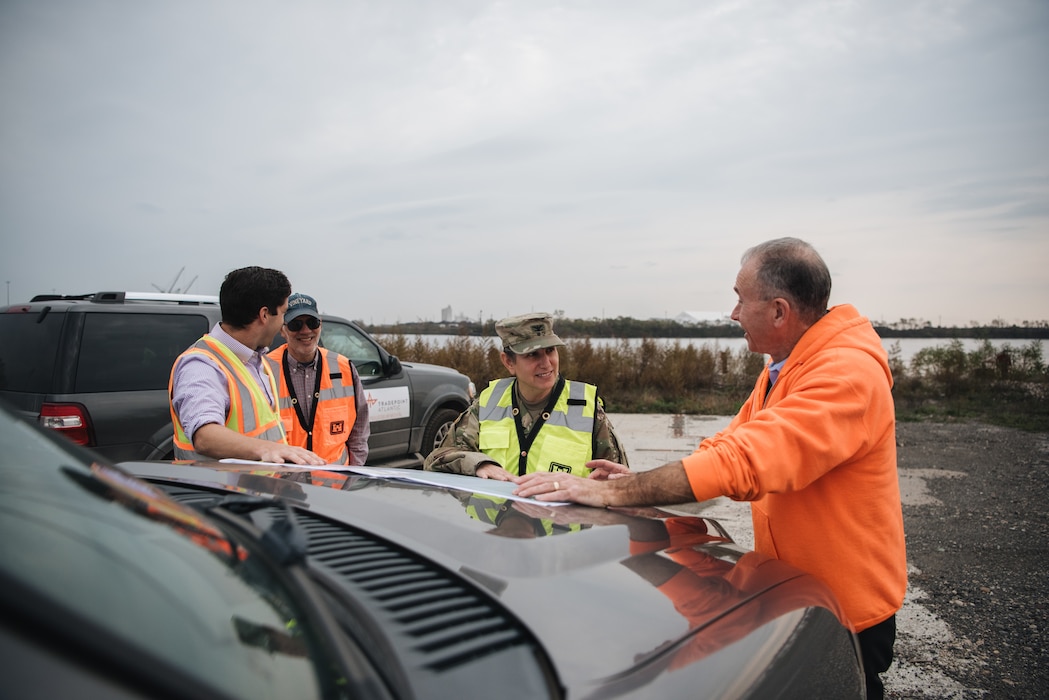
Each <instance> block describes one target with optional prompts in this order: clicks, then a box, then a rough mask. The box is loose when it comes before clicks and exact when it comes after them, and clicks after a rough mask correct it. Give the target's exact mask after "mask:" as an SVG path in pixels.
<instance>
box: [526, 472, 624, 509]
mask: <svg viewBox="0 0 1049 700" xmlns="http://www.w3.org/2000/svg"><path fill="white" fill-rule="evenodd" d="M516 481H517V488H516V489H514V495H515V496H521V497H524V498H534V499H536V500H537V501H574V502H575V503H582V504H583V505H587V506H597V507H599V508H603V507H605V506H606V505H608V503H609V502H608V492H609V487H610V486H611V484H609V483H607V482H604V481H597V480H594V479H583V478H580V477H578V476H572V475H571V474H562V473H560V472H559V473H556V474H554V473H551V472H532V473H531V474H525V475H524V476H520V477H518V478H517V480H516Z"/></svg>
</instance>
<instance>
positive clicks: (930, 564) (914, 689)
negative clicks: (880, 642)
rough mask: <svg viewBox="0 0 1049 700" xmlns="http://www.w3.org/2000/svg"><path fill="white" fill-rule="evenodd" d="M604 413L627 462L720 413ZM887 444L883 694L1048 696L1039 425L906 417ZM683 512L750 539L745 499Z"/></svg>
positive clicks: (1047, 544)
mask: <svg viewBox="0 0 1049 700" xmlns="http://www.w3.org/2000/svg"><path fill="white" fill-rule="evenodd" d="M610 418H611V420H612V424H613V425H614V426H615V429H616V433H617V434H618V435H619V436H620V438H621V439H622V441H623V443H624V445H625V447H626V449H627V453H628V455H629V458H630V465H631V467H633V468H634V469H637V470H647V469H652V468H654V467H657V466H659V465H661V464H664V463H666V462H668V461H671V460H674V459H678V458H680V457H682V456H684V455H686V454H689V453H690V452H692V450H693V449H695V446H696V445H697V444H699V442H700V441H701V440H702V439H703V438H704V437H707V436H710V435H713V434H714V433H715V432H717V431H718V430H720V429H722V428H723V427H724V426H725V425H727V424H728V421H729V419H728V418H725V417H712V416H679V415H637V414H613V415H611V416H610ZM897 444H898V448H899V470H900V489H901V494H902V498H903V511H904V526H905V529H906V531H907V548H908V566H909V570H910V574H909V575H910V585H909V590H908V594H907V598H906V600H905V601H904V605H903V609H902V610H901V611H900V613H899V615H898V616H897V623H898V637H897V642H896V657H897V658H896V663H894V664H893V667H892V668H891V669H890V671H889V673H888V674H887V676H886V690H887V693H886V695H887V697H889V698H898V699H901V698H922V699H926V700H941V699H946V698H950V699H952V700H968V699H969V698H1043V697H1049V690H1047V688H1049V648H1047V647H1049V641H1047V635H1049V515H1047V510H1049V507H1047V503H1049V478H1047V476H1049V474H1047V472H1049V433H1036V434H1031V433H1022V432H1020V431H1014V430H1007V429H1003V428H996V427H993V426H987V425H982V424H975V423H972V424H970V423H955V424H913V423H911V424H906V423H905V424H900V425H899V426H898V427H897ZM682 510H686V511H688V512H693V513H702V514H703V515H705V516H707V517H712V518H715V519H717V520H718V521H720V522H721V523H722V524H723V525H724V526H725V527H726V529H727V530H728V531H729V532H731V533H732V534H733V536H734V537H735V539H736V540H737V541H738V542H739V543H740V544H741V545H743V546H746V547H750V546H752V545H753V534H752V530H751V525H750V513H749V507H748V506H747V505H746V504H743V503H736V502H734V501H731V500H729V499H716V500H715V501H711V502H708V503H704V504H696V505H690V506H687V507H683V508H682Z"/></svg>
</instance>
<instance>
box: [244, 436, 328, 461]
mask: <svg viewBox="0 0 1049 700" xmlns="http://www.w3.org/2000/svg"><path fill="white" fill-rule="evenodd" d="M260 442H264V443H266V444H265V446H264V447H263V449H262V450H261V451H260V457H259V461H260V462H276V463H278V464H280V463H281V462H291V463H292V464H302V465H307V466H320V465H322V464H327V462H325V461H324V460H323V459H321V458H320V457H318V456H317V455H316V454H315V453H313V452H310V451H309V450H307V449H306V448H304V447H292V446H291V445H285V444H283V443H280V442H269V441H268V440H260Z"/></svg>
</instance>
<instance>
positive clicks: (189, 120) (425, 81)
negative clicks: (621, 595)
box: [0, 0, 1049, 325]
mask: <svg viewBox="0 0 1049 700" xmlns="http://www.w3.org/2000/svg"><path fill="white" fill-rule="evenodd" d="M1047 76H1049V2H1047V1H1046V0H994V1H993V2H988V1H987V0H937V1H935V2H921V1H912V0H877V1H874V0H872V1H870V2H864V1H857V2H838V1H835V2H830V1H822V0H813V1H806V0H801V1H797V2H790V1H780V0H777V1H772V0H770V1H768V2H748V1H745V0H739V1H722V0H711V1H697V0H681V1H679V2H674V1H662V0H646V1H645V2H636V1H635V0H630V1H625V0H617V1H609V2H596V1H593V2H564V3H555V2H546V1H545V0H520V1H517V0H509V1H507V2H471V1H466V0H441V2H397V1H395V0H389V1H383V2H378V1H375V2H364V1H356V0H339V1H336V0H333V1H331V2H322V1H314V2H310V1H298V2H269V1H266V0H251V1H229V2H226V1H222V0H207V1H198V0H171V1H170V2H161V1H157V0H154V1H146V0H112V1H108V2H102V1H99V0H68V1H67V2H61V1H58V0H46V1H42V0H24V1H11V0H2V2H0V232H2V233H0V235H2V237H3V240H2V247H0V250H2V251H3V253H2V257H0V281H4V282H7V290H6V291H7V293H8V295H9V298H10V300H11V301H12V302H16V301H23V300H25V299H27V298H28V297H30V296H31V295H33V294H38V293H44V292H52V291H55V292H63V293H84V292H92V291H99V290H115V289H124V290H138V291H154V290H155V287H154V285H158V286H160V287H163V288H165V289H167V288H169V287H170V286H172V283H173V282H175V276H176V274H177V273H178V272H179V270H180V269H182V268H185V272H184V273H183V274H182V276H181V278H179V280H178V281H177V282H176V283H175V288H176V289H184V288H185V287H186V285H188V284H190V282H192V284H191V286H190V287H189V291H190V292H196V293H202V294H217V293H218V288H219V285H220V284H221V281H222V278H223V276H224V275H225V274H226V272H228V271H229V270H231V269H233V268H237V267H242V266H245V265H263V266H267V267H276V268H278V269H281V270H283V271H284V272H285V273H287V275H288V277H289V278H290V279H291V282H292V285H293V287H294V288H295V290H296V291H302V292H306V293H308V294H312V295H314V296H315V297H316V298H317V299H318V301H319V303H320V307H321V310H322V311H324V312H327V313H333V314H338V315H341V316H346V317H349V318H354V319H362V320H364V321H365V322H368V323H382V322H386V323H393V322H398V321H414V320H417V319H423V320H439V319H440V315H441V309H442V308H444V307H447V306H450V307H451V308H452V309H453V312H454V313H455V314H456V315H458V314H465V315H467V316H470V317H473V318H477V317H479V316H480V317H483V318H486V319H487V318H500V317H502V316H506V315H509V314H515V313H520V312H524V311H533V310H536V311H551V312H552V311H554V310H562V311H563V312H564V314H565V315H566V316H568V317H571V318H592V317H616V316H633V317H635V318H650V317H659V318H662V317H667V316H669V317H673V316H676V315H677V314H678V313H680V312H681V311H684V310H696V311H722V310H723V311H725V312H728V311H729V310H730V309H731V307H732V305H733V304H734V301H735V296H734V294H733V292H732V286H733V283H734V280H735V275H736V272H737V270H738V267H739V257H740V254H741V253H742V252H743V250H744V249H745V248H747V247H749V246H750V245H753V244H755V243H757V242H760V241H762V240H765V239H768V238H774V237H778V236H786V235H790V236H798V237H801V238H804V239H806V240H808V241H810V242H812V243H813V244H814V245H815V246H816V247H817V248H818V249H819V250H820V252H821V253H822V254H823V256H824V258H825V259H826V261H827V263H828V265H829V266H830V268H831V272H832V273H833V276H834V291H833V293H832V298H831V301H832V303H844V302H849V303H853V304H855V305H856V306H857V307H858V308H859V309H860V311H861V312H862V313H864V314H866V315H867V316H869V317H870V318H872V319H873V320H875V321H886V322H893V321H897V320H899V319H902V318H919V319H925V320H928V321H930V322H932V323H934V324H941V323H942V324H943V325H955V324H959V325H968V324H969V323H970V322H971V321H979V322H990V321H992V320H994V319H1002V320H1005V321H1007V322H1022V321H1042V320H1049V270H1047V268H1049V77H1047ZM4 300H5V301H6V298H5V299H4Z"/></svg>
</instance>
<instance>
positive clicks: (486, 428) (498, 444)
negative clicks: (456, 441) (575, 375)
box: [477, 378, 597, 477]
mask: <svg viewBox="0 0 1049 700" xmlns="http://www.w3.org/2000/svg"><path fill="white" fill-rule="evenodd" d="M513 385H514V380H513V379H512V378H504V379H497V380H495V381H493V382H491V383H490V384H489V385H488V387H487V388H485V390H484V391H482V392H481V396H480V399H479V401H478V411H477V418H478V423H479V426H480V429H479V432H478V436H477V442H478V447H479V449H480V451H481V452H484V453H485V454H486V455H488V456H489V457H491V458H492V459H494V460H496V461H497V462H499V464H501V465H502V466H503V468H504V469H506V470H507V471H509V472H510V473H511V474H516V473H518V472H520V461H521V458H522V457H524V458H525V460H526V466H525V473H531V472H535V471H562V472H571V473H573V474H575V475H576V476H582V477H585V476H587V475H588V474H589V473H590V470H589V469H587V468H586V466H585V465H586V463H587V462H588V461H590V460H591V459H593V449H594V448H593V433H594V426H595V425H596V420H595V414H596V406H597V387H595V386H594V385H592V384H586V383H584V382H573V381H566V382H565V386H564V388H563V389H562V390H561V393H560V395H559V396H558V397H557V401H556V402H555V404H554V407H553V410H551V411H550V413H549V414H544V417H545V422H544V423H543V424H542V425H541V426H539V427H538V428H537V429H538V431H539V432H538V434H537V435H536V436H535V439H534V440H533V441H532V444H531V446H530V447H529V450H528V453H527V455H525V454H523V453H522V449H521V443H520V441H519V438H518V433H517V420H516V418H515V416H514V414H513Z"/></svg>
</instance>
